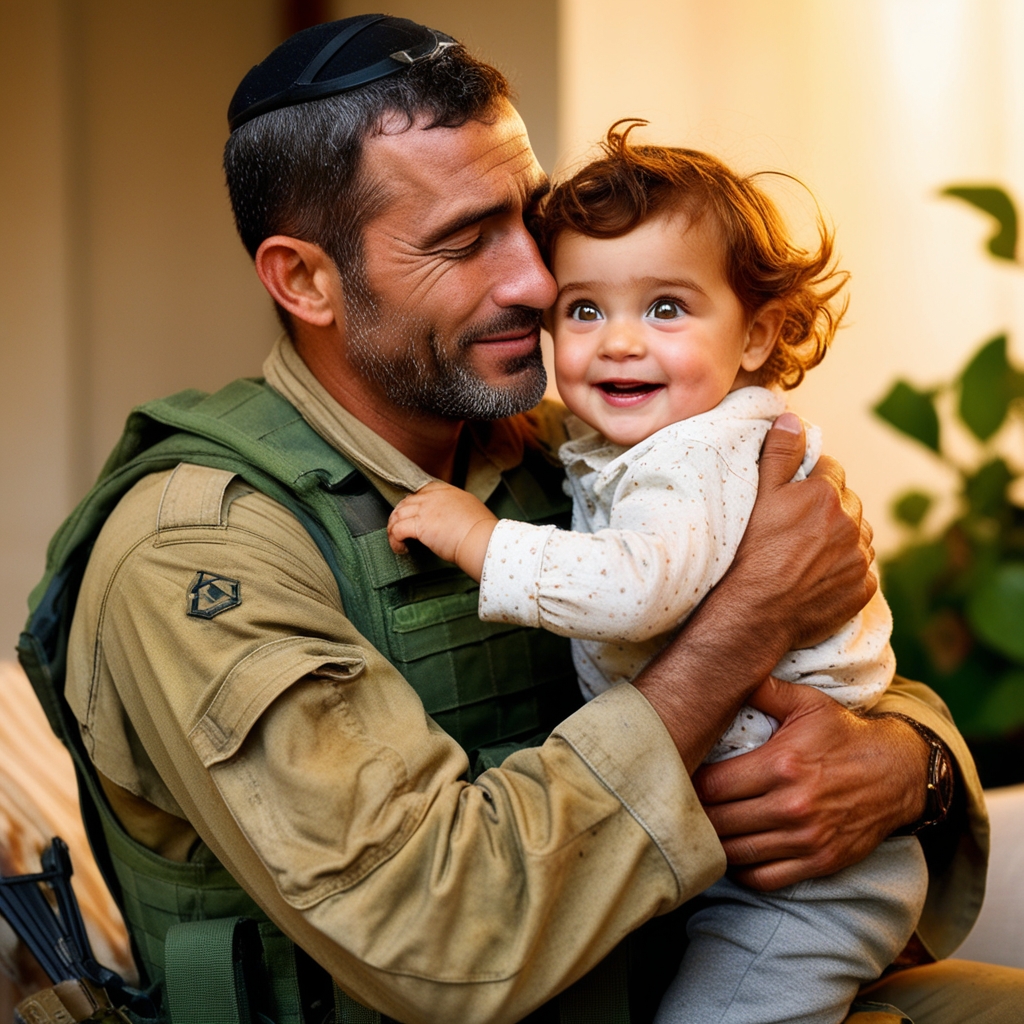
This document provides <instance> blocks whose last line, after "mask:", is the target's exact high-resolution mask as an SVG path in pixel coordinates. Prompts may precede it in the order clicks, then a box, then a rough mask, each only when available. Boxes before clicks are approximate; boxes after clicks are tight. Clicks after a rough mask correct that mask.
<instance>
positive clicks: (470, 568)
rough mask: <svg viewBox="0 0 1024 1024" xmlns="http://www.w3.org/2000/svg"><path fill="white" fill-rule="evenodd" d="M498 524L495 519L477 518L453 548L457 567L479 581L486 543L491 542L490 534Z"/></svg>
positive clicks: (482, 568) (485, 552)
mask: <svg viewBox="0 0 1024 1024" xmlns="http://www.w3.org/2000/svg"><path fill="white" fill-rule="evenodd" d="M497 525H498V520H497V519H478V520H477V521H476V522H475V523H474V524H473V525H472V526H471V527H470V528H469V530H467V531H466V535H465V536H464V537H463V538H462V540H460V541H459V543H458V546H457V547H456V549H455V563H456V565H458V567H459V568H460V569H461V570H462V571H463V572H464V573H466V575H467V576H471V577H472V578H473V579H475V580H476V581H477V583H479V582H480V577H481V576H482V575H483V571H484V558H485V557H486V555H487V545H488V544H490V542H491V534H493V533H494V528H495V527H496V526H497Z"/></svg>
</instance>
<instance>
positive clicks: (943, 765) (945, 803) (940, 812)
mask: <svg viewBox="0 0 1024 1024" xmlns="http://www.w3.org/2000/svg"><path fill="white" fill-rule="evenodd" d="M952 802H953V765H952V764H951V763H950V760H949V754H948V753H946V748H945V747H944V746H943V745H942V744H941V743H937V742H936V743H933V745H932V756H931V761H930V763H929V765H928V808H927V810H926V812H925V816H926V817H927V818H928V819H929V820H930V821H931V822H938V821H941V820H942V819H943V818H944V817H945V816H946V813H947V812H948V811H949V806H950V804H951V803H952Z"/></svg>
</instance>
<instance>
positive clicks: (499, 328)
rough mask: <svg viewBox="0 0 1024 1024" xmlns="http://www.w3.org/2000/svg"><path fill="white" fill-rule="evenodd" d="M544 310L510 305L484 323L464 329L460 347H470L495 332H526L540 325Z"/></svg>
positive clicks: (460, 338)
mask: <svg viewBox="0 0 1024 1024" xmlns="http://www.w3.org/2000/svg"><path fill="white" fill-rule="evenodd" d="M543 316H544V311H543V310H540V309H531V308H530V307H529V306H510V307H509V308H508V309H504V310H502V311H501V312H500V313H498V314H496V315H495V316H493V317H491V318H490V319H489V320H485V321H484V322H483V323H480V324H474V325H473V326H472V327H471V328H469V329H468V330H466V331H464V332H463V333H462V334H461V335H460V337H459V348H460V349H463V348H468V347H469V346H470V345H472V344H473V343H474V342H475V341H477V339H479V338H488V337H490V336H491V335H494V334H506V333H508V332H510V331H518V332H521V333H523V334H525V333H526V332H527V331H532V330H534V328H536V327H539V326H540V323H541V319H542V317H543Z"/></svg>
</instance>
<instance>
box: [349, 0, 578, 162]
mask: <svg viewBox="0 0 1024 1024" xmlns="http://www.w3.org/2000/svg"><path fill="white" fill-rule="evenodd" d="M380 8H381V9H382V10H386V11H387V12H388V13H389V14H393V15H394V16H395V17H397V18H411V19H412V20H413V21H418V22H420V23H422V24H424V25H430V26H431V27H432V28H436V29H440V30H441V31H442V32H447V33H448V34H449V35H452V36H454V37H455V38H456V39H458V40H459V41H460V42H462V43H465V45H466V46H467V47H469V49H470V50H472V52H473V53H475V54H477V55H478V56H479V57H481V58H482V59H483V60H486V61H488V62H490V63H491V64H494V65H495V66H496V67H498V68H500V69H501V70H502V71H503V72H504V73H505V74H506V75H507V76H508V78H509V80H510V81H511V82H512V86H513V88H514V89H515V90H516V107H517V109H518V110H519V113H520V114H522V116H523V120H524V121H525V122H526V127H527V129H528V131H529V133H530V142H531V143H532V145H533V149H534V152H535V153H536V154H537V158H538V159H539V160H540V162H541V164H542V166H543V167H544V168H545V169H546V170H548V171H550V170H551V169H552V167H553V166H554V163H555V158H556V155H557V142H558V140H557V126H558V69H557V60H558V15H559V3H558V0H516V2H515V3H493V2H491V3H488V2H481V0H390V2H389V3H387V4H381V5H380ZM331 9H332V12H333V15H334V17H337V18H347V17H349V16H351V15H353V14H362V13H364V12H365V11H367V10H373V9H374V6H373V4H372V3H366V2H356V0H333V2H332V3H331Z"/></svg>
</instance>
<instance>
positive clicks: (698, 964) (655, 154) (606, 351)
mask: <svg viewBox="0 0 1024 1024" xmlns="http://www.w3.org/2000/svg"><path fill="white" fill-rule="evenodd" d="M618 127H619V126H618V125H614V126H613V127H612V129H611V130H610V131H609V133H608V136H607V139H606V142H605V146H604V149H605V155H604V157H603V158H602V159H600V160H597V161H596V162H594V163H591V164H590V165H588V166H587V167H584V168H583V169H582V170H581V171H579V172H578V173H577V174H576V175H575V176H574V177H572V178H571V179H570V180H569V181H567V182H564V183H563V184H561V185H559V186H558V187H557V188H556V189H555V190H554V191H553V193H552V194H551V196H550V197H549V200H548V202H547V204H546V207H545V211H544V220H543V225H542V228H541V234H542V238H541V242H542V248H543V249H544V251H545V255H546V257H547V258H548V260H549V262H550V266H551V269H552V272H553V273H554V276H555V279H556V281H557V283H558V298H557V300H556V303H555V305H554V307H553V308H552V310H551V311H550V314H549V316H550V321H549V325H550V327H551V332H552V334H553V336H554V343H555V372H556V377H557V382H558V389H559V392H560V394H561V396H562V399H563V401H564V402H565V404H566V405H567V406H568V407H569V409H570V410H571V412H572V413H574V414H575V417H576V419H575V420H570V424H569V427H570V435H571V436H572V440H570V441H568V442H567V443H566V444H565V445H563V446H562V448H561V450H560V452H559V454H560V456H561V459H562V461H563V462H564V464H565V467H566V474H567V482H566V487H567V490H568V492H569V493H570V494H571V495H572V498H573V523H572V530H571V531H565V530H558V529H556V528H555V527H551V526H532V525H529V524H526V523H520V522H514V521H508V520H501V521H499V520H497V519H496V518H495V517H494V516H493V514H491V513H490V511H489V510H488V509H487V508H486V507H485V506H484V505H483V504H481V503H480V502H479V501H477V499H476V498H473V497H472V496H470V495H468V494H466V493H465V492H464V491H461V490H459V489H457V488H454V487H450V486H448V485H446V484H441V483H439V482H438V483H431V484H428V485H427V486H426V487H425V488H423V489H422V490H420V491H419V492H417V493H416V494H414V495H412V496H410V497H409V498H407V499H406V500H405V501H403V502H402V503H400V504H399V505H398V507H397V508H396V509H395V511H394V513H393V515H392V517H391V521H390V523H389V533H390V538H391V542H392V546H393V547H394V548H395V549H396V550H398V551H402V550H404V543H403V542H404V541H405V540H407V539H409V538H416V539H418V540H420V541H421V542H422V543H424V544H426V545H427V547H429V548H431V549H432V550H434V551H435V552H436V553H437V554H439V555H440V556H441V557H443V558H447V559H449V560H451V561H454V562H456V563H457V564H458V565H459V566H460V567H461V568H462V569H464V570H465V571H466V572H467V573H468V574H469V575H470V576H472V577H474V578H475V579H478V580H479V581H480V617H481V618H483V619H487V620H500V621H507V622H516V623H522V624H525V625H530V626H542V627H544V628H545V629H549V630H552V631H553V632H555V633H560V634H563V635H567V636H570V637H573V652H574V657H575V662H576V667H577V671H578V674H579V680H580V686H581V688H582V690H583V693H584V695H585V696H586V697H587V698H590V697H593V696H595V695H596V694H598V693H600V692H601V691H603V690H605V689H607V688H608V687H610V686H614V685H616V684H618V683H622V682H628V681H630V680H632V679H633V678H635V676H636V675H637V673H638V672H640V670H641V669H642V668H643V667H644V665H645V664H646V663H647V662H648V661H649V660H650V659H651V658H652V657H653V656H654V655H655V654H656V653H657V652H658V651H659V650H660V649H661V648H662V647H663V646H664V645H665V644H666V643H667V642H668V640H669V639H670V638H671V636H672V635H673V634H674V632H675V631H676V630H677V629H678V628H679V626H680V624H681V623H682V622H683V621H684V620H685V619H686V617H687V616H688V615H689V614H690V613H691V612H692V611H693V609H694V608H695V607H696V606H697V605H698V604H699V603H700V601H701V600H702V599H703V598H704V596H705V595H706V594H707V593H708V591H709V590H710V589H711V587H713V586H714V585H715V583H717V582H718V580H719V579H720V578H721V577H722V575H723V574H724V573H725V571H726V569H727V568H728V567H729V564H730V562H731V561H732V558H733V556H734V555H735V553H736V549H737V546H738V545H739V542H740V539H741V537H742V536H743V531H744V528H745V526H746V523H747V519H748V517H749V515H750V512H751V508H752V506H753V503H754V498H755V496H756V490H757V460H758V455H759V453H760V450H761V444H762V442H763V440H764V437H765V434H766V433H767V431H768V430H769V428H770V427H771V424H772V422H773V421H774V420H775V418H776V417H777V416H778V415H779V414H780V413H782V412H783V411H784V410H785V408H786V403H785V401H784V400H783V398H782V397H781V395H780V394H779V392H778V390H776V389H778V388H783V389H788V388H792V387H795V386H796V385H797V384H798V383H799V382H800V380H801V379H802V378H803V376H804V373H805V372H806V370H807V369H809V368H811V367H813V366H815V365H817V363H818V362H820V361H821V359H822V358H823V356H824V354H825V351H826V349H827V347H828V345H829V343H830V342H831V340H832V336H833V334H834V332H835V328H836V326H837V323H838V320H839V318H840V316H841V315H842V310H841V309H837V308H836V304H835V300H836V295H837V293H838V292H839V291H840V289H841V288H842V286H843V284H844V283H845V276H846V275H845V274H843V273H840V272H837V271H836V270H835V269H834V267H833V266H832V264H831V254H832V242H831V237H830V235H829V233H828V231H827V230H826V229H825V228H824V227H823V226H822V225H821V224H819V243H818V247H817V249H816V251H813V252H808V251H805V250H803V249H801V248H800V247H798V246H797V245H795V244H794V242H793V241H792V240H791V238H790V237H789V234H788V232H787V230H786V227H785V224H784V223H783V221H782V219H781V217H780V215H779V213H778V211H777V210H776V208H775V207H774V205H773V204H772V202H771V201H770V200H769V199H768V197H767V196H766V195H765V194H764V193H763V192H762V191H761V190H760V189H759V188H758V187H757V185H756V184H755V183H754V182H753V181H752V180H751V178H749V177H741V176H739V175H737V174H735V173H733V172H732V171H730V170H729V169H728V168H727V167H725V166H724V165H723V164H721V163H720V162H719V161H718V160H716V159H715V158H713V157H711V156H708V155H706V154H703V153H698V152H694V151H691V150H684V149H670V148H664V147H656V146H633V145H631V144H630V143H629V141H628V135H629V131H630V129H629V128H626V129H625V130H624V131H618V130H617V129H618ZM820 451H821V438H820V433H819V432H818V431H817V429H816V428H813V427H809V428H808V430H807V454H806V456H805V458H804V461H803V465H802V466H801V469H800V472H799V473H798V475H797V477H798V478H802V477H803V476H805V475H806V474H807V472H809V471H810V469H811V468H812V467H813V465H814V463H815V461H816V460H817V457H818V455H819V454H820ZM890 631H891V618H890V615H889V610H888V608H887V606H886V604H885V601H884V599H883V598H882V596H881V594H880V593H877V594H876V595H875V597H874V598H873V599H872V600H871V602H869V604H868V605H867V606H866V607H865V608H864V610H863V611H862V612H861V613H860V614H859V615H858V616H857V617H856V618H855V619H853V620H851V621H850V622H849V623H847V624H846V626H844V627H843V628H842V629H841V630H840V631H839V632H838V633H837V634H836V635H835V636H833V637H831V638H829V639H828V640H826V641H824V642H823V643H821V644H819V645H817V646H816V647H813V648H809V649H806V650H799V651H791V652H789V654H787V655H786V656H785V657H784V658H783V659H782V661H781V662H780V663H779V665H778V666H777V667H776V668H775V670H774V672H773V674H774V675H775V676H777V677H778V678H780V679H785V680H789V681H790V682H794V683H805V684H809V685H812V686H815V687H817V688H818V689H820V690H822V691H823V692H825V693H827V694H829V695H830V696H831V697H833V698H835V699H836V700H838V701H840V702H841V703H842V704H844V705H845V706H846V707H849V708H855V709H865V708H869V707H870V706H871V705H872V704H873V703H874V702H875V701H876V700H877V699H878V697H879V696H880V695H881V694H882V692H883V691H884V690H885V689H886V687H887V686H888V685H889V683H890V681H891V679H892V675H893V671H894V667H895V666H894V659H893V655H892V651H891V649H890V647H889V634H890ZM776 725H777V723H776V722H774V720H772V719H771V718H769V717H768V716H767V715H765V714H763V713H762V712H760V711H757V710H755V709H753V708H749V707H745V708H743V709H742V710H741V712H740V714H739V715H738V716H737V718H736V720H735V721H734V723H733V724H732V726H731V727H730V728H729V729H728V730H727V731H726V733H725V735H724V736H722V738H721V739H720V740H719V742H718V743H717V744H716V746H715V747H714V749H713V750H712V751H711V753H710V754H709V756H708V760H709V761H717V760H723V759H725V758H728V757H733V756H736V755H741V754H743V753H745V752H747V751H749V750H752V749H754V748H755V747H757V746H759V745H760V744H762V743H764V742H765V741H766V740H767V739H769V738H770V737H771V735H772V732H773V730H774V728H775V726H776ZM926 885H927V872H926V868H925V863H924V857H923V854H922V851H921V847H920V844H919V843H918V841H917V839H915V838H913V837H900V838H891V839H889V840H887V841H886V842H884V843H882V844H881V846H880V847H879V848H878V849H877V850H876V851H875V852H874V853H873V854H871V855H870V856H869V857H868V858H867V859H865V860H864V861H862V862H861V863H859V864H856V865H854V866H853V867H850V868H846V869H845V870H843V871H841V872H839V873H838V874H836V875H834V876H832V877H830V878H817V879H810V880H807V881H804V882H802V883H799V884H797V885H794V886H790V887H788V888H786V889H782V890H778V891H776V892H772V893H759V892H755V891H753V890H750V889H747V888H745V887H743V886H741V885H738V884H737V883H734V882H732V881H730V880H729V879H722V880H721V881H719V882H717V883H716V884H715V885H714V886H712V887H711V889H709V890H708V891H707V893H706V894H705V895H706V896H708V897H710V900H709V902H708V905H707V906H706V908H704V909H701V910H700V911H698V912H697V913H696V914H695V915H694V916H693V917H692V918H691V919H690V923H689V925H688V933H689V937H690V942H689V946H688V948H687V951H686V954H685V957H684V959H683V963H682V966H681V968H680V971H679V974H678V975H677V977H676V978H675V980H674V982H673V983H672V985H671V986H670V988H669V991H668V992H667V994H666V996H665V998H664V1000H663V1001H662V1005H661V1008H660V1010H659V1013H658V1017H657V1021H658V1022H659V1024H668V1022H680V1024H681V1022H686V1024H705V1022H706V1024H711V1022H715V1024H752V1022H772V1021H779V1022H781V1021H788V1022H801V1024H836V1022H839V1021H841V1020H842V1019H843V1018H844V1017H845V1015H846V1013H847V1011H848V1008H849V1005H850V1002H851V1001H852V999H853V998H854V996H855V995H856V992H857V989H858V987H859V986H860V985H861V984H863V983H864V982H867V981H870V980H873V979H874V978H876V977H878V975H879V974H880V973H881V971H882V970H883V969H884V968H885V967H886V966H888V964H889V963H891V961H892V960H893V959H894V958H895V957H896V955H897V954H898V953H899V952H900V950H901V949H902V948H903V946H904V945H905V944H906V942H907V940H908V939H909V938H910V935H911V933H912V932H913V929H914V927H915V925H916V923H917V919H918V916H919V914H920V911H921V907H922V905H923V901H924V895H925V889H926Z"/></svg>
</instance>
